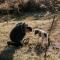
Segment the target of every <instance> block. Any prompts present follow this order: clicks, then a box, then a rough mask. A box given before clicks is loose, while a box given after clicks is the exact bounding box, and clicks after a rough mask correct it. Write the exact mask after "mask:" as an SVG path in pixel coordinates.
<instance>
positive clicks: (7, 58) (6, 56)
mask: <svg viewBox="0 0 60 60" xmlns="http://www.w3.org/2000/svg"><path fill="white" fill-rule="evenodd" d="M16 49H17V48H15V47H12V46H10V47H8V46H7V47H5V49H4V50H3V51H2V52H1V53H0V60H13V55H14V53H15V50H16Z"/></svg>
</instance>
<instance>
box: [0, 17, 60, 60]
mask: <svg viewBox="0 0 60 60" xmlns="http://www.w3.org/2000/svg"><path fill="white" fill-rule="evenodd" d="M56 19H58V21H57V22H56V26H55V28H54V30H53V31H52V33H51V36H50V38H51V41H52V43H53V44H52V45H51V46H50V47H49V49H48V51H47V60H60V20H59V17H57V18H56ZM19 22H21V21H9V22H8V23H6V22H2V23H0V59H1V60H44V52H43V53H40V51H39V50H37V49H36V48H35V45H36V44H37V43H38V37H37V36H35V35H34V34H33V33H32V32H30V33H28V34H27V35H26V37H29V43H31V44H32V45H30V46H29V47H28V46H24V47H22V48H19V49H17V48H15V47H12V46H10V47H8V46H7V41H8V40H9V33H10V31H11V29H12V28H13V27H14V26H15V25H16V24H17V23H19ZM22 22H25V23H27V24H28V25H29V26H32V28H35V27H38V28H41V29H43V30H45V31H47V30H48V29H49V27H50V25H51V22H52V18H51V19H49V20H48V19H45V20H44V19H39V20H34V18H33V17H27V18H26V19H24V20H23V21H22ZM33 44H35V45H33ZM37 47H38V46H37ZM38 48H39V47H38Z"/></svg>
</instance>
